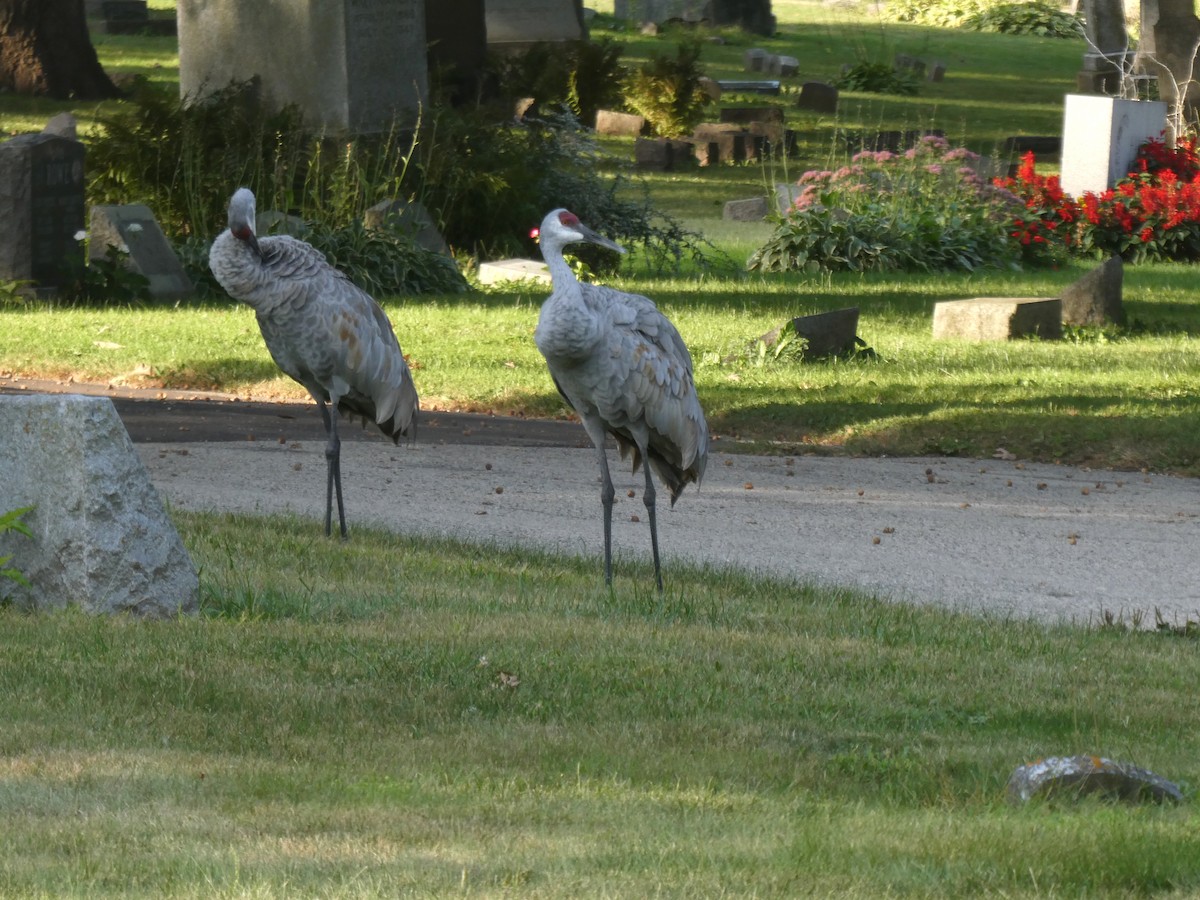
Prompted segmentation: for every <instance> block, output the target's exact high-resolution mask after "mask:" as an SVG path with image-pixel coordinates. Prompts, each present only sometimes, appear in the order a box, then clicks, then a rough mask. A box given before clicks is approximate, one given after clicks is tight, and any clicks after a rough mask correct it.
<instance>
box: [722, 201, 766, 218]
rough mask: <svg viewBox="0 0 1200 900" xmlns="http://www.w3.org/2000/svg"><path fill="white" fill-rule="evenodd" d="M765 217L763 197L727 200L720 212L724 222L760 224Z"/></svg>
mask: <svg viewBox="0 0 1200 900" xmlns="http://www.w3.org/2000/svg"><path fill="white" fill-rule="evenodd" d="M766 217H767V200H766V198H765V197H750V198H748V199H746V200H728V201H726V203H725V206H724V208H723V209H722V211H721V218H722V219H724V220H725V221H726V222H761V221H762V220H763V219H765V218H766Z"/></svg>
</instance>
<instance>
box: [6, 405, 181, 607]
mask: <svg viewBox="0 0 1200 900" xmlns="http://www.w3.org/2000/svg"><path fill="white" fill-rule="evenodd" d="M0 473H3V476H2V477H0V511H3V512H7V511H9V510H12V509H18V508H21V507H26V506H32V507H34V509H33V511H32V512H30V513H28V514H27V515H26V516H25V517H24V518H23V519H22V521H23V522H24V523H25V524H26V525H27V526H29V528H30V530H31V531H32V532H33V537H32V538H30V537H26V536H24V535H21V534H17V533H8V534H3V535H0V556H8V555H11V556H12V557H13V559H12V562H11V565H13V566H15V567H16V568H17V569H18V570H19V571H20V572H22V573H23V574H24V575H25V577H26V578H27V579H28V581H29V586H28V587H25V586H22V585H18V584H15V583H8V582H7V580H6V582H5V583H4V584H0V590H2V591H3V592H4V593H5V594H7V595H8V596H9V598H10V599H11V600H12V602H13V603H14V604H16V605H17V606H19V607H22V608H27V609H36V610H52V609H62V608H64V607H67V606H71V605H76V606H79V607H81V608H82V609H84V610H86V611H88V612H92V613H113V612H128V613H133V614H135V615H139V616H147V617H163V616H173V615H178V614H179V613H186V612H194V611H196V609H197V607H198V602H199V597H198V594H199V583H198V579H197V576H196V569H195V567H194V566H193V565H192V561H191V558H190V557H189V556H188V553H187V550H185V549H184V546H183V543H182V542H181V541H180V539H179V533H178V532H177V531H176V530H175V526H174V525H173V524H172V523H171V520H170V519H169V518H168V517H167V514H166V510H165V509H164V508H163V505H162V500H161V499H160V498H159V496H158V492H157V491H155V489H154V486H153V485H152V484H151V483H150V476H149V474H147V472H146V469H145V467H144V466H143V465H142V461H141V459H140V458H139V457H138V455H137V453H136V452H135V451H134V448H133V443H132V442H131V441H130V440H129V434H128V433H127V432H126V431H125V426H124V425H123V424H122V423H121V420H120V419H119V418H118V417H117V411H116V409H115V408H114V407H113V404H112V401H111V400H109V399H108V398H107V397H82V396H78V395H73V394H59V395H53V396H48V395H41V394H35V395H31V396H0Z"/></svg>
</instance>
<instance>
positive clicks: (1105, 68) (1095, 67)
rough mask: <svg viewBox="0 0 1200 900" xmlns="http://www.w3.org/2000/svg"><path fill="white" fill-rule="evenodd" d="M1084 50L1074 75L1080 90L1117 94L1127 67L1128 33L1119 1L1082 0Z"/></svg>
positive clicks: (1118, 94)
mask: <svg viewBox="0 0 1200 900" xmlns="http://www.w3.org/2000/svg"><path fill="white" fill-rule="evenodd" d="M1083 6H1084V11H1085V15H1084V30H1085V33H1086V35H1087V47H1088V49H1087V51H1086V52H1085V53H1084V54H1083V69H1082V71H1080V72H1079V73H1078V75H1077V76H1076V84H1077V86H1078V87H1079V90H1081V91H1087V92H1096V93H1103V94H1109V95H1115V96H1120V95H1121V87H1122V84H1121V83H1122V80H1123V79H1124V77H1125V72H1126V69H1127V63H1126V57H1127V55H1131V54H1128V51H1129V36H1128V34H1126V31H1125V5H1124V3H1123V2H1122V0H1083Z"/></svg>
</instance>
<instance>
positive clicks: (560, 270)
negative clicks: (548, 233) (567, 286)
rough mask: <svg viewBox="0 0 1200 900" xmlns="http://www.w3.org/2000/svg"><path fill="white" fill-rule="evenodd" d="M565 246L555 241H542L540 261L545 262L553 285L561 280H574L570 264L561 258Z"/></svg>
mask: <svg viewBox="0 0 1200 900" xmlns="http://www.w3.org/2000/svg"><path fill="white" fill-rule="evenodd" d="M565 246H566V244H563V243H560V242H559V241H556V240H550V241H546V240H543V241H542V259H544V260H545V261H546V267H547V268H548V269H549V270H550V277H551V278H552V279H553V280H554V283H555V284H558V283H559V282H560V281H561V280H563V279H569V280H571V281H574V280H575V273H574V272H573V271H571V264H570V263H568V262H567V260H566V259H565V258H564V257H563V247H565Z"/></svg>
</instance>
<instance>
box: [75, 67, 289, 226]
mask: <svg viewBox="0 0 1200 900" xmlns="http://www.w3.org/2000/svg"><path fill="white" fill-rule="evenodd" d="M98 122H99V124H100V126H101V133H100V134H99V136H97V137H93V138H91V139H89V140H88V165H87V171H88V188H87V191H88V200H89V202H91V203H131V202H139V203H145V204H146V205H147V206H149V207H150V208H151V209H152V210H154V215H155V218H156V219H157V220H158V222H159V224H160V225H161V226H162V228H163V231H164V232H165V233H166V234H167V236H168V237H169V238H172V239H174V240H180V239H183V238H185V237H187V236H189V235H193V234H196V235H200V236H207V237H211V236H212V235H214V234H216V233H217V232H219V231H220V230H221V229H222V228H224V227H225V207H226V204H227V203H228V202H229V197H230V195H231V194H232V193H233V191H234V189H235V188H237V187H238V186H239V185H246V186H248V187H251V188H253V189H254V191H255V193H256V195H257V196H258V197H259V208H260V209H269V208H271V207H270V204H271V203H272V202H273V201H274V200H275V198H276V196H279V195H281V194H282V195H285V196H286V195H290V194H291V193H292V191H293V185H294V184H295V183H296V181H297V179H298V178H299V177H300V175H301V173H302V172H303V171H304V168H305V166H304V163H305V160H306V158H307V156H308V154H309V153H310V150H311V147H310V141H309V140H308V139H307V138H306V137H305V136H304V134H303V132H302V130H301V127H300V126H301V119H300V115H299V112H298V111H297V110H295V109H294V108H288V109H285V110H283V111H282V112H280V113H277V114H273V115H272V114H268V113H266V112H265V111H264V110H263V108H262V105H261V103H260V102H259V99H258V89H257V86H256V84H255V83H254V82H249V81H248V82H243V83H241V84H235V85H230V86H229V87H227V88H225V89H224V90H221V91H218V92H216V93H215V94H214V95H212V96H211V97H210V98H208V99H206V100H204V101H203V102H200V103H193V104H191V105H184V104H183V103H182V102H181V100H180V98H179V96H178V94H176V93H175V92H172V91H169V90H167V89H166V88H163V87H159V86H155V85H152V84H151V83H150V82H148V81H146V80H144V79H139V80H138V81H136V82H135V84H134V86H133V87H132V89H131V90H130V94H129V97H128V99H127V102H125V103H122V104H120V105H119V106H118V107H116V108H115V111H114V112H113V113H111V114H107V115H103V116H101V117H99V118H98ZM268 184H271V185H272V186H275V185H277V186H278V190H271V189H266V187H267V185H268Z"/></svg>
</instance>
